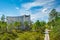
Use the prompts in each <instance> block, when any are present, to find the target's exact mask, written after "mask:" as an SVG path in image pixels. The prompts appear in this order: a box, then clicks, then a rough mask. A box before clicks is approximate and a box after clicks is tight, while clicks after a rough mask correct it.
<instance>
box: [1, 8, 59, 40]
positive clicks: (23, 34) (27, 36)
mask: <svg viewBox="0 0 60 40" xmlns="http://www.w3.org/2000/svg"><path fill="white" fill-rule="evenodd" d="M58 13H59V12H57V11H56V10H55V9H52V11H51V12H50V13H49V22H48V23H46V22H45V21H39V20H37V21H36V22H35V23H30V24H29V23H28V22H27V21H25V22H24V26H25V28H26V29H27V28H29V30H24V31H22V30H21V29H20V27H21V22H15V23H11V24H7V23H6V22H5V17H4V15H2V17H1V21H0V40H44V31H45V29H46V28H48V29H49V30H51V31H50V33H49V34H50V40H59V39H60V17H59V16H58ZM47 26H48V27H47ZM16 28H18V29H17V30H16Z"/></svg>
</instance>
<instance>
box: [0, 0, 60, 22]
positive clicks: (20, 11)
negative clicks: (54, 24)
mask: <svg viewBox="0 0 60 40" xmlns="http://www.w3.org/2000/svg"><path fill="white" fill-rule="evenodd" d="M52 9H56V10H57V11H58V12H60V0H0V16H1V15H3V14H4V15H5V16H21V15H30V16H31V20H32V21H34V22H35V21H36V20H40V21H46V22H48V18H49V13H50V11H51V10H52Z"/></svg>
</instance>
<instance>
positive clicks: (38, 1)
mask: <svg viewBox="0 0 60 40" xmlns="http://www.w3.org/2000/svg"><path fill="white" fill-rule="evenodd" d="M52 1H54V0H35V2H31V3H25V4H22V8H21V9H20V11H19V12H20V15H25V14H27V15H28V14H29V15H31V20H32V21H36V20H38V19H39V20H44V17H48V13H49V8H50V7H45V6H44V5H45V4H47V3H49V2H52ZM35 6H44V7H43V8H41V9H40V11H39V10H38V12H36V13H34V14H32V11H30V8H32V7H35ZM33 11H34V10H33ZM45 21H48V19H45Z"/></svg>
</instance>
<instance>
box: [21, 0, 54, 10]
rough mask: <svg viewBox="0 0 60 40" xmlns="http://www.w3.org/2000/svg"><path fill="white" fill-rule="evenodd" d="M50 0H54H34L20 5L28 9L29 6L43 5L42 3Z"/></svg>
mask: <svg viewBox="0 0 60 40" xmlns="http://www.w3.org/2000/svg"><path fill="white" fill-rule="evenodd" d="M52 1H54V0H36V1H35V2H31V3H25V4H23V5H22V7H23V8H25V9H26V10H29V9H30V8H31V7H34V6H43V5H45V4H48V3H49V2H52Z"/></svg>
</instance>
